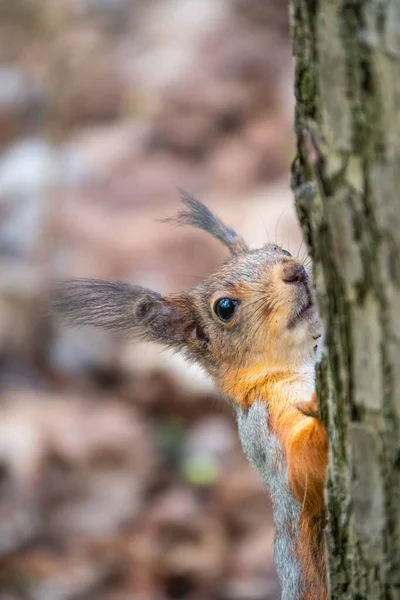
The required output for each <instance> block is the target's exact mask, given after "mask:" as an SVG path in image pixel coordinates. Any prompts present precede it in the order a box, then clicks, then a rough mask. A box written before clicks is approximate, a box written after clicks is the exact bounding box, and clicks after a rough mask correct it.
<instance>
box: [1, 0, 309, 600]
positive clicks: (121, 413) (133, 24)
mask: <svg viewBox="0 0 400 600" xmlns="http://www.w3.org/2000/svg"><path fill="white" fill-rule="evenodd" d="M0 40H1V42H0V264H1V277H0V390H1V399H0V600H19V599H21V600H25V599H26V600H73V599H74V600H75V599H76V600H89V599H90V600H164V599H169V598H182V599H188V600H213V599H216V600H261V599H262V600H277V598H279V595H280V593H279V586H278V582H277V579H276V574H275V571H274V567H273V564H272V539H273V528H272V520H271V507H270V504H269V500H268V497H267V494H266V493H265V491H264V490H263V488H262V486H261V483H260V482H259V480H258V477H257V475H256V474H255V472H253V471H252V470H251V468H250V467H249V466H248V465H247V462H246V460H245V458H244V457H243V455H242V451H241V449H240V446H239V442H238V436H237V432H236V428H235V423H234V420H233V415H232V410H231V407H230V406H228V405H227V404H226V403H225V402H224V401H222V400H221V399H220V398H218V395H217V394H216V393H215V391H214V388H213V386H212V384H211V382H210V381H208V380H207V379H206V378H205V377H204V376H203V374H202V373H200V372H199V371H197V370H196V369H195V368H192V367H188V366H187V365H186V364H185V363H184V362H183V361H181V360H180V359H179V357H176V356H174V355H173V354H170V353H168V352H165V351H161V350H160V348H158V347H153V346H147V345H146V346H145V345H143V344H138V343H135V342H130V341H127V340H122V339H119V338H116V337H113V336H111V335H106V334H104V333H102V332H99V331H94V330H90V329H86V330H84V331H83V330H67V329H65V328H62V327H61V325H60V324H58V323H54V322H51V320H50V318H49V316H48V315H47V314H46V310H44V307H45V303H46V302H45V300H46V294H47V290H48V288H49V285H50V284H51V281H52V280H54V279H55V278H64V277H70V276H80V277H104V278H111V279H123V280H126V281H131V282H134V283H137V284H141V285H146V286H150V287H152V288H154V289H157V290H160V291H166V292H172V291H178V290H182V289H185V288H188V287H190V286H191V285H193V284H194V283H195V282H197V281H198V278H202V277H204V276H205V275H206V274H207V273H209V272H210V271H211V270H212V269H213V268H215V267H216V266H217V265H218V264H220V263H221V261H223V260H224V258H225V257H226V252H225V250H224V249H223V248H222V247H221V246H219V245H218V243H217V242H215V241H214V240H212V239H211V238H210V237H208V236H207V235H206V234H204V233H202V232H199V231H194V230H190V229H177V228H176V227H174V226H172V225H171V224H168V223H167V224H165V223H164V224H162V223H160V222H159V220H160V219H162V218H165V217H168V216H171V215H173V214H174V213H175V212H176V211H177V209H178V203H179V196H178V192H177V188H178V187H179V188H184V189H185V190H187V191H188V192H190V193H192V194H194V195H196V196H198V197H199V198H200V199H201V200H203V201H204V202H205V203H206V204H208V205H209V206H210V207H211V208H212V209H213V210H215V211H216V212H217V213H218V214H219V215H220V216H221V217H222V218H223V219H224V220H225V221H226V222H227V223H228V224H229V225H232V226H234V227H236V228H237V229H239V230H240V232H241V233H242V234H243V235H244V236H245V237H246V238H247V239H248V241H249V242H250V244H251V245H260V244H262V243H264V242H265V241H267V240H268V238H270V239H272V240H274V241H277V242H278V243H279V244H281V245H282V246H284V247H286V248H288V249H289V250H291V251H292V252H294V253H295V252H297V250H298V249H299V247H300V243H301V235H300V232H299V229H298V226H297V223H296V220H295V216H294V211H293V208H292V197H291V193H290V190H289V165H290V162H291V159H292V157H293V152H294V138H293V131H292V129H293V126H292V122H293V92H292V86H293V64H292V58H291V50H290V43H289V27H288V6H287V2H286V1H284V0H153V1H149V0H147V1H146V0H0Z"/></svg>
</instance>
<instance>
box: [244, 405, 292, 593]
mask: <svg viewBox="0 0 400 600" xmlns="http://www.w3.org/2000/svg"><path fill="white" fill-rule="evenodd" d="M236 417H237V423H238V429H239V436H240V440H241V443H242V447H243V450H244V452H245V454H246V456H247V458H248V459H249V461H250V463H251V465H252V466H253V467H254V468H255V469H257V471H258V472H259V473H260V475H261V477H262V479H263V481H264V483H265V484H266V486H267V487H268V489H269V493H270V496H271V500H272V505H273V512H274V523H275V528H276V534H275V542H274V558H275V564H276V568H277V571H278V575H279V579H280V582H281V586H282V598H281V600H299V599H300V598H301V594H302V585H301V568H300V564H299V562H298V560H297V559H296V554H295V544H296V539H297V537H298V533H299V523H300V514H301V505H300V503H299V502H298V501H297V500H296V499H295V498H294V496H293V494H292V493H291V491H290V488H289V483H288V473H287V468H286V463H285V460H284V456H283V452H282V447H281V444H280V442H279V440H278V438H277V437H276V435H275V434H273V433H271V432H270V431H269V430H268V407H267V406H266V404H265V403H261V402H259V401H256V402H254V403H253V404H252V405H251V406H250V408H248V409H244V408H242V407H240V406H239V407H236Z"/></svg>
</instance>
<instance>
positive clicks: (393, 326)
mask: <svg viewBox="0 0 400 600" xmlns="http://www.w3.org/2000/svg"><path fill="white" fill-rule="evenodd" d="M291 10H292V14H291V17H292V28H293V29H292V30H293V47H294V55H295V61H296V82H295V93H296V134H297V157H296V160H295V161H294V163H293V170H292V185H293V189H294V191H295V196H296V205H297V209H298V214H299V217H300V221H301V224H302V227H303V230H304V234H305V238H306V241H307V243H308V247H309V250H310V253H311V255H312V258H313V260H314V276H315V283H316V287H317V294H318V300H319V305H320V310H321V314H322V317H323V320H324V323H325V333H326V350H325V353H324V356H323V360H322V363H321V365H320V367H319V369H318V395H319V401H320V410H321V415H322V418H323V420H324V421H325V423H326V425H327V428H328V433H329V442H330V458H329V467H328V478H327V486H326V502H327V508H328V522H327V526H326V550H327V569H328V585H329V590H330V597H331V598H333V599H339V598H340V600H347V599H356V598H357V599H371V600H379V599H381V598H384V599H385V600H389V599H390V600H393V599H399V598H400V430H399V422H400V201H399V193H400V1H399V0H292V2H291Z"/></svg>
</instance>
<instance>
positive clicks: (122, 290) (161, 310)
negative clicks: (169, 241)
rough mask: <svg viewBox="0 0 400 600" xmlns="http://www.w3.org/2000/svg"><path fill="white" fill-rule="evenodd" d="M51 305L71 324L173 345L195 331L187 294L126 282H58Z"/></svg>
mask: <svg viewBox="0 0 400 600" xmlns="http://www.w3.org/2000/svg"><path fill="white" fill-rule="evenodd" d="M52 306H53V309H54V312H55V314H56V315H58V316H59V318H60V319H61V320H62V321H64V322H65V323H67V324H70V325H92V326H97V327H102V328H103V329H108V330H111V331H117V332H127V333H129V334H133V335H134V336H135V337H138V338H142V339H147V340H152V341H156V342H160V343H162V344H164V345H166V346H172V347H176V348H178V349H179V348H182V347H185V346H186V345H187V344H188V343H189V342H190V341H191V340H193V339H194V338H196V336H197V335H198V331H199V329H198V326H197V324H196V321H195V318H194V311H193V306H192V301H191V299H190V296H189V295H188V294H184V293H183V294H171V295H166V296H163V295H161V294H159V293H158V292H154V291H152V290H150V289H147V288H143V287H140V286H132V285H129V284H127V283H121V282H114V281H104V280H99V279H75V280H70V281H66V282H63V283H61V284H59V285H57V287H56V289H55V291H54V294H53V301H52Z"/></svg>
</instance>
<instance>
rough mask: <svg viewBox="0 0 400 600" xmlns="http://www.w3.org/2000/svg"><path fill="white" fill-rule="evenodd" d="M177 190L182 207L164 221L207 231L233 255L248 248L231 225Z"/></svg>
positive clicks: (194, 199)
mask: <svg viewBox="0 0 400 600" xmlns="http://www.w3.org/2000/svg"><path fill="white" fill-rule="evenodd" d="M179 191H180V194H181V201H182V209H181V210H180V212H179V213H178V215H177V216H176V217H172V218H170V219H164V221H174V222H175V223H178V224H179V225H190V226H191V227H197V228H198V229H202V230H203V231H207V232H208V233H210V234H211V235H212V236H213V237H215V238H216V239H217V240H219V241H220V242H222V243H223V244H224V245H225V246H226V247H227V248H229V251H230V253H231V254H233V255H236V254H242V253H243V252H247V251H248V250H249V248H248V246H247V244H246V242H245V241H244V239H243V238H242V236H240V235H239V234H238V233H237V232H236V231H235V230H234V229H232V228H231V227H227V226H226V225H225V223H224V222H223V221H221V219H219V218H218V217H216V216H215V215H214V214H213V213H212V212H211V210H210V209H209V208H208V207H207V206H206V205H205V204H203V203H202V202H200V201H199V200H196V198H193V197H192V196H190V195H189V194H187V193H186V192H185V191H184V190H179Z"/></svg>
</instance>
